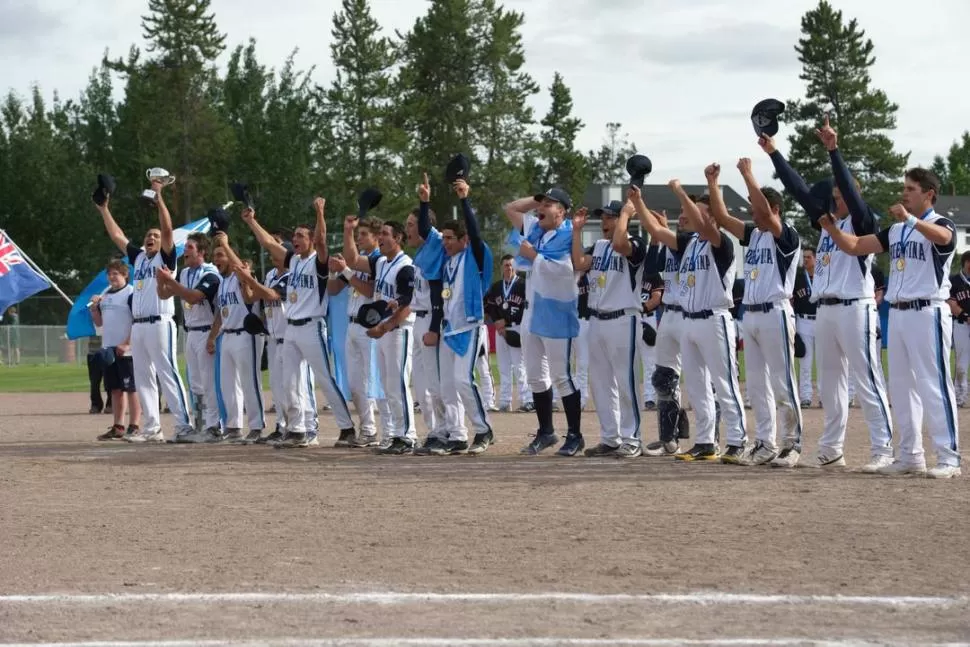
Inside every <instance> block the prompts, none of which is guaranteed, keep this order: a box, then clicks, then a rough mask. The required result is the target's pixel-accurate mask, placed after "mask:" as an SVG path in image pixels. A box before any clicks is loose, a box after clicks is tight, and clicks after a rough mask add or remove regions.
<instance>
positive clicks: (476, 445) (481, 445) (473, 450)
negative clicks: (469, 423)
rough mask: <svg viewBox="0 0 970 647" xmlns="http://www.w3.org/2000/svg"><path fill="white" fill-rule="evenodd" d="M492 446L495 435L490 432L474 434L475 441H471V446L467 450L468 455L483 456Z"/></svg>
mask: <svg viewBox="0 0 970 647" xmlns="http://www.w3.org/2000/svg"><path fill="white" fill-rule="evenodd" d="M493 444H495V435H494V434H492V432H491V431H486V432H485V433H483V434H475V439H474V440H473V441H472V446H471V447H469V448H468V453H469V454H473V455H478V454H484V453H485V452H486V450H488V448H489V447H490V446H492V445H493Z"/></svg>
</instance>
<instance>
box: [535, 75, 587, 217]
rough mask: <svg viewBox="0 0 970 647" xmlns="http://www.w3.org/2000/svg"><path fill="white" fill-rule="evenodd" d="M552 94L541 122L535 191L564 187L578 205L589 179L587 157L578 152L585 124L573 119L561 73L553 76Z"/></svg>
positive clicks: (569, 93) (569, 97)
mask: <svg viewBox="0 0 970 647" xmlns="http://www.w3.org/2000/svg"><path fill="white" fill-rule="evenodd" d="M549 94H550V96H551V98H552V104H551V105H550V106H549V112H547V113H546V116H545V117H543V119H542V121H541V122H540V123H541V124H542V131H541V133H540V135H539V142H538V145H537V153H538V158H539V163H538V166H537V169H536V170H537V176H536V179H537V181H536V182H535V183H534V185H533V189H534V190H536V191H543V190H545V189H547V188H549V187H550V186H561V187H563V188H564V189H566V191H567V192H568V193H569V195H570V196H572V197H573V200H574V201H577V202H578V201H579V200H580V199H581V198H582V196H583V194H584V193H585V191H586V185H587V184H588V183H589V178H590V170H589V165H588V164H587V161H586V158H585V157H583V154H582V153H580V152H579V151H578V150H576V137H577V136H578V135H579V133H580V131H581V130H582V129H583V122H582V120H581V119H579V118H578V117H574V116H572V112H573V98H572V93H571V92H570V91H569V87H568V86H567V85H566V83H565V82H564V81H563V78H562V75H561V74H560V73H559V72H556V73H555V75H554V76H553V79H552V85H551V86H549Z"/></svg>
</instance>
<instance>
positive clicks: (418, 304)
mask: <svg viewBox="0 0 970 647" xmlns="http://www.w3.org/2000/svg"><path fill="white" fill-rule="evenodd" d="M413 267H414V296H412V297H411V309H412V310H417V311H427V312H430V311H431V284H430V283H428V279H426V278H424V274H423V273H422V272H421V268H420V267H418V266H417V265H414V266H413Z"/></svg>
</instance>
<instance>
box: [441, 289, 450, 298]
mask: <svg viewBox="0 0 970 647" xmlns="http://www.w3.org/2000/svg"><path fill="white" fill-rule="evenodd" d="M441 298H442V299H450V298H451V288H442V289H441Z"/></svg>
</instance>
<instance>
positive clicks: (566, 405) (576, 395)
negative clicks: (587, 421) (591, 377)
mask: <svg viewBox="0 0 970 647" xmlns="http://www.w3.org/2000/svg"><path fill="white" fill-rule="evenodd" d="M582 397H583V396H582V394H580V392H579V391H574V392H573V393H571V394H569V395H567V396H565V397H563V399H562V408H563V411H565V412H566V429H567V432H568V434H569V435H570V436H582V435H583V432H582V431H581V430H580V428H579V422H580V418H581V417H582V415H583V400H582Z"/></svg>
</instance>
